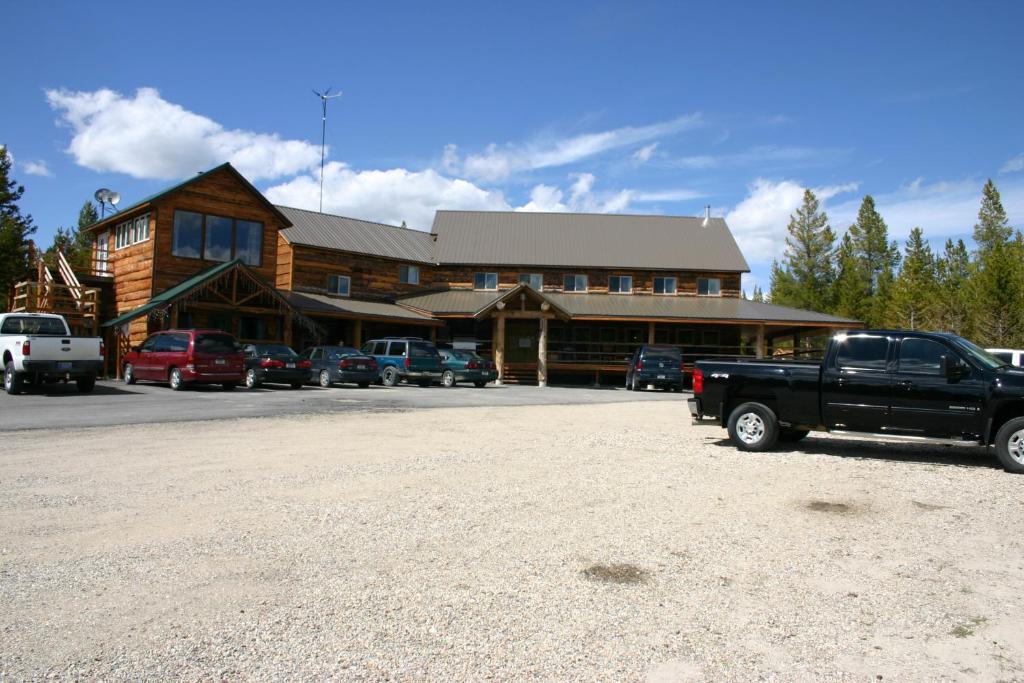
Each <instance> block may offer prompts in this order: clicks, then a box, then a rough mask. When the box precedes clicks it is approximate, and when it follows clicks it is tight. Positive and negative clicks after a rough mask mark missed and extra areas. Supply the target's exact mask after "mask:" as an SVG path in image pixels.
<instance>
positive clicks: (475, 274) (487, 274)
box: [473, 272, 498, 292]
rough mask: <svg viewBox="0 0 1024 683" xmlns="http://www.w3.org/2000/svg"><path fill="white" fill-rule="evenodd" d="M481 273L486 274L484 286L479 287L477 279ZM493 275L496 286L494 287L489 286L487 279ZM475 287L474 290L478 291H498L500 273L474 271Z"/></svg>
mask: <svg viewBox="0 0 1024 683" xmlns="http://www.w3.org/2000/svg"><path fill="white" fill-rule="evenodd" d="M480 275H483V276H484V286H483V287H477V286H476V279H477V277H479V276H480ZM491 275H493V276H494V286H493V287H488V286H487V280H488V278H489V277H490V276H491ZM473 289H474V291H477V292H496V291H498V274H497V273H491V272H478V273H473Z"/></svg>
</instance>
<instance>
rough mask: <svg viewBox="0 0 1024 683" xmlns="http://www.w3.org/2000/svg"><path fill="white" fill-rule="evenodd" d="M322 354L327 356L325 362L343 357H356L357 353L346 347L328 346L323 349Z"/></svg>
mask: <svg viewBox="0 0 1024 683" xmlns="http://www.w3.org/2000/svg"><path fill="white" fill-rule="evenodd" d="M324 353H325V354H327V360H338V359H339V358H344V357H345V356H358V355H360V353H359V351H357V350H356V349H353V348H351V347H348V346H329V347H327V348H326V349H324Z"/></svg>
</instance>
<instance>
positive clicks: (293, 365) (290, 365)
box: [284, 363, 295, 368]
mask: <svg viewBox="0 0 1024 683" xmlns="http://www.w3.org/2000/svg"><path fill="white" fill-rule="evenodd" d="M284 366H285V367H286V368H294V367H295V363H285V364H284Z"/></svg>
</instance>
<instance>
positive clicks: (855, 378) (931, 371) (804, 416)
mask: <svg viewBox="0 0 1024 683" xmlns="http://www.w3.org/2000/svg"><path fill="white" fill-rule="evenodd" d="M689 403H690V413H691V414H692V415H693V417H694V420H695V421H697V422H701V421H703V420H704V419H710V420H713V422H714V423H715V424H718V425H721V426H723V427H725V428H726V429H728V430H729V437H730V439H732V442H733V443H734V444H735V445H736V446H737V447H738V448H740V449H742V450H746V451H763V450H767V449H769V448H771V447H772V446H774V445H775V444H776V443H777V442H780V441H781V442H784V443H795V442H797V441H799V440H801V439H803V438H804V437H805V436H807V434H808V432H811V431H828V432H833V433H856V434H870V435H875V436H878V437H882V438H885V439H891V438H897V439H904V440H907V439H910V440H913V441H929V440H932V441H934V440H938V442H940V443H950V442H954V443H961V444H965V445H970V444H976V445H979V446H990V445H991V446H995V452H996V456H998V458H999V463H1000V464H1001V465H1002V466H1003V467H1004V468H1005V469H1006V470H1008V471H1010V472H1020V473H1024V370H1022V369H1021V368H1017V367H1014V366H1012V365H1010V364H1009V363H1006V362H1004V361H1002V360H1000V359H999V358H996V357H995V356H993V355H992V354H990V353H988V352H987V351H985V350H984V349H981V348H979V347H977V346H976V345H974V344H972V343H971V342H969V341H967V340H966V339H963V338H961V337H957V336H956V335H952V334H946V333H938V332H918V331H910V330H857V331H853V332H843V333H839V334H836V335H835V336H834V337H832V339H831V340H830V341H829V344H828V348H826V349H825V357H824V360H822V361H821V362H813V361H800V360H789V361H770V360H752V361H739V360H734V361H724V360H720V361H709V360H702V361H697V368H696V370H694V374H693V398H692V399H690V401H689Z"/></svg>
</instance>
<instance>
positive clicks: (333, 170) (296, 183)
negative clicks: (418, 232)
mask: <svg viewBox="0 0 1024 683" xmlns="http://www.w3.org/2000/svg"><path fill="white" fill-rule="evenodd" d="M264 194H266V196H267V198H268V199H269V200H270V201H272V202H274V203H277V204H284V205H286V206H295V207H299V208H305V209H311V210H316V209H317V207H318V206H319V199H320V177H319V173H309V174H304V175H300V176H298V177H296V178H293V179H291V180H289V181H287V182H285V183H281V184H278V185H274V186H273V187H270V188H268V189H267V190H266V192H265V193H264ZM509 208H511V207H510V206H509V205H508V202H506V201H505V197H504V195H503V194H502V193H501V192H500V191H496V190H485V189H482V188H480V187H477V186H476V185H474V184H473V183H471V182H469V181H466V180H462V179H459V178H449V177H446V176H443V175H441V174H439V173H437V172H436V171H433V170H429V169H428V170H426V171H409V170H406V169H404V168H392V169H387V170H382V171H378V170H369V171H355V170H353V169H351V168H350V167H349V166H348V165H346V164H344V163H341V162H337V161H332V162H330V163H328V164H327V165H326V166H325V167H324V211H325V212H327V213H336V214H341V215H344V216H352V217H355V218H364V219H367V220H374V221H379V222H381V223H391V224H393V225H399V224H401V223H402V221H405V222H406V223H407V224H408V225H409V226H410V227H415V228H418V229H429V228H430V225H431V224H432V223H433V221H434V212H435V211H437V210H438V209H470V210H472V209H477V210H487V211H501V210H508V209H509Z"/></svg>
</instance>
